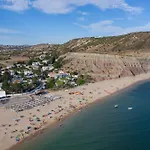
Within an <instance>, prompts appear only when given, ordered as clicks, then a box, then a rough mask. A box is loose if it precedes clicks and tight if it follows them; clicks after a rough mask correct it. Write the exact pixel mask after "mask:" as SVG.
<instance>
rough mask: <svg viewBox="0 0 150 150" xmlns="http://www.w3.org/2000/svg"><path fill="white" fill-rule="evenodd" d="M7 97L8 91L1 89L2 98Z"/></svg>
mask: <svg viewBox="0 0 150 150" xmlns="http://www.w3.org/2000/svg"><path fill="white" fill-rule="evenodd" d="M4 97H6V92H5V91H3V90H0V98H4Z"/></svg>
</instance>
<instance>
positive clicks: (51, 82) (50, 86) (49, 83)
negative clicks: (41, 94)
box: [46, 78, 55, 89]
mask: <svg viewBox="0 0 150 150" xmlns="http://www.w3.org/2000/svg"><path fill="white" fill-rule="evenodd" d="M54 87H55V79H54V78H51V79H49V80H48V81H47V84H46V88H48V89H53V88H54Z"/></svg>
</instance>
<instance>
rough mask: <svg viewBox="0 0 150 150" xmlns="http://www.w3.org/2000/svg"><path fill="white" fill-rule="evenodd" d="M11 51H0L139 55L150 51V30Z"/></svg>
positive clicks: (11, 53) (37, 53)
mask: <svg viewBox="0 0 150 150" xmlns="http://www.w3.org/2000/svg"><path fill="white" fill-rule="evenodd" d="M19 48H20V49H18V50H15V51H11V48H10V49H8V48H7V51H5V52H4V51H3V49H2V48H1V51H2V53H3V54H5V55H16V54H17V55H25V56H29V57H36V56H39V55H41V54H43V53H48V54H49V53H52V52H56V53H57V54H59V55H62V54H65V53H68V52H84V53H97V54H119V55H141V54H146V55H147V54H149V53H150V32H137V33H130V34H126V35H121V36H111V37H100V38H98V37H88V38H79V39H73V40H71V41H69V42H67V43H64V44H61V45H59V44H38V45H33V46H29V47H19Z"/></svg>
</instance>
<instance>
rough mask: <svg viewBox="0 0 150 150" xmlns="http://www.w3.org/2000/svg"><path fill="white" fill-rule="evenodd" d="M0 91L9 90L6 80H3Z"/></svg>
mask: <svg viewBox="0 0 150 150" xmlns="http://www.w3.org/2000/svg"><path fill="white" fill-rule="evenodd" d="M2 89H3V90H5V91H7V92H8V91H9V90H10V84H9V82H8V80H3V82H2Z"/></svg>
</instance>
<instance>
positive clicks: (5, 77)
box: [2, 71, 12, 81]
mask: <svg viewBox="0 0 150 150" xmlns="http://www.w3.org/2000/svg"><path fill="white" fill-rule="evenodd" d="M11 79H12V77H11V74H10V73H9V71H5V72H4V74H3V79H2V80H3V81H10V80H11Z"/></svg>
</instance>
